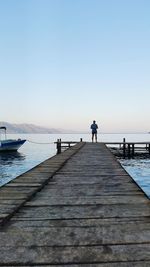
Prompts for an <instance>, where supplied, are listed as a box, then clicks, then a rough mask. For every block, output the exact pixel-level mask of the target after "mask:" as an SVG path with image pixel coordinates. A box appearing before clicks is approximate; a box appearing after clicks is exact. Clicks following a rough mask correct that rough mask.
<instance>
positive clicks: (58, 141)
mask: <svg viewBox="0 0 150 267" xmlns="http://www.w3.org/2000/svg"><path fill="white" fill-rule="evenodd" d="M60 153H61V139H57V154H60Z"/></svg>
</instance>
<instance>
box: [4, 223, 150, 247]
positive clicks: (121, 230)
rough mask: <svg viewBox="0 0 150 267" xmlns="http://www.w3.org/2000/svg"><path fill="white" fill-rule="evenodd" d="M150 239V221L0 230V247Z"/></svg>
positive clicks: (86, 243)
mask: <svg viewBox="0 0 150 267" xmlns="http://www.w3.org/2000/svg"><path fill="white" fill-rule="evenodd" d="M149 240H150V224H149V223H136V228H135V225H134V224H129V225H128V226H127V227H125V224H118V226H117V227H116V225H108V224H107V225H101V227H92V226H91V227H88V228H87V227H77V226H76V227H51V228H48V227H41V228H40V231H39V228H35V227H28V228H26V229H15V230H9V231H5V230H3V231H1V232H0V247H3V246H4V247H11V246H14V244H17V246H23V247H28V246H41V247H43V246H48V247H54V246H62V247H63V246H88V245H89V246H95V245H109V244H112V245H119V244H126V245H128V244H133V243H136V244H144V243H149Z"/></svg>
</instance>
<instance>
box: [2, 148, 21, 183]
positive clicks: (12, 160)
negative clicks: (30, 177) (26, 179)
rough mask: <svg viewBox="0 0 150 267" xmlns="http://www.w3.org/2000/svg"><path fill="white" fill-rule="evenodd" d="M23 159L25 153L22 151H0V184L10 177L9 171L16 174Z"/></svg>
mask: <svg viewBox="0 0 150 267" xmlns="http://www.w3.org/2000/svg"><path fill="white" fill-rule="evenodd" d="M24 160H25V155H24V154H23V153H19V152H16V151H10V152H1V153H0V185H3V184H4V183H6V182H8V181H10V180H11V179H12V178H11V175H10V171H11V172H13V175H14V176H15V175H16V176H17V174H18V173H19V171H18V169H20V167H21V166H22V164H23V161H24Z"/></svg>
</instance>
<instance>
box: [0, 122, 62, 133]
mask: <svg viewBox="0 0 150 267" xmlns="http://www.w3.org/2000/svg"><path fill="white" fill-rule="evenodd" d="M0 126H5V127H7V133H12V134H14V133H37V134H48V133H49V134H51V133H60V132H61V131H60V130H58V129H53V128H46V127H41V126H37V125H34V124H26V123H23V124H14V123H8V122H3V121H2V122H0Z"/></svg>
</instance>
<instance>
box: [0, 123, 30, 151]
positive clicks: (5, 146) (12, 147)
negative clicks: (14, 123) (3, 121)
mask: <svg viewBox="0 0 150 267" xmlns="http://www.w3.org/2000/svg"><path fill="white" fill-rule="evenodd" d="M0 130H4V135H5V139H3V140H2V138H1V134H0V152H1V151H17V150H18V149H19V148H20V147H21V146H22V145H23V144H24V143H25V142H26V140H25V139H24V140H21V139H18V140H16V139H7V136H6V127H4V126H3V127H0Z"/></svg>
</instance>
